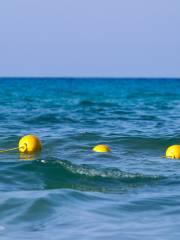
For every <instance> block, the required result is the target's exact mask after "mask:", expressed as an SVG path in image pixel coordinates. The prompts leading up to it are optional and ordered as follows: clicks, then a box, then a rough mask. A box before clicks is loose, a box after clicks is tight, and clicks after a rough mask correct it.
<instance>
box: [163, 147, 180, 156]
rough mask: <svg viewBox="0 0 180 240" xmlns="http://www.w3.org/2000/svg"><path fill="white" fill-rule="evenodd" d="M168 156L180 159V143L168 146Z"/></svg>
mask: <svg viewBox="0 0 180 240" xmlns="http://www.w3.org/2000/svg"><path fill="white" fill-rule="evenodd" d="M166 157H167V158H173V159H180V145H173V146H170V147H168V148H167V150H166Z"/></svg>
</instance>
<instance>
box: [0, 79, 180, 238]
mask: <svg viewBox="0 0 180 240" xmlns="http://www.w3.org/2000/svg"><path fill="white" fill-rule="evenodd" d="M0 109H1V110H0V119H1V121H0V136H1V137H0V148H1V149H4V148H11V147H16V146H17V144H18V141H19V139H20V138H21V137H22V136H23V135H26V134H29V133H32V134H36V135H37V136H39V138H40V139H41V141H42V143H43V151H42V153H41V154H38V155H35V156H26V155H25V156H24V155H19V153H18V152H16V151H15V152H11V153H6V154H0V172H1V174H0V192H1V197H0V237H1V239H3V240H10V239H12V238H13V239H19V240H21V239H23V240H24V239H43V240H51V239H52V240H59V239H63V240H64V239H67V240H69V239H70V240H71V239H78V240H81V239H83V240H84V239H87V240H92V239H103V240H104V239H108V240H109V239H112V240H113V239H128V240H130V239H137V240H140V239H149V240H152V239H173V240H174V239H179V238H180V232H179V226H180V161H178V160H168V159H164V158H161V156H163V155H164V152H165V149H166V148H167V146H169V145H171V144H178V143H179V144H180V130H179V125H180V120H179V119H180V80H178V79H17V78H16V79H1V80H0ZM100 143H104V144H107V145H109V146H110V148H111V149H112V152H110V153H108V154H99V153H93V152H92V151H91V149H92V147H93V146H95V145H96V144H100Z"/></svg>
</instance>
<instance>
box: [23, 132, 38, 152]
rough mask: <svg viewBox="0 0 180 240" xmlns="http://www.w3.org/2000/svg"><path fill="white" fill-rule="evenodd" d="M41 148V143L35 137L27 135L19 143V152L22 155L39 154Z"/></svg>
mask: <svg viewBox="0 0 180 240" xmlns="http://www.w3.org/2000/svg"><path fill="white" fill-rule="evenodd" d="M41 148H42V146H41V142H40V140H39V138H38V137H36V136H35V135H26V136H24V137H22V138H21V139H20V141H19V151H20V152H22V153H34V152H38V151H40V150H41Z"/></svg>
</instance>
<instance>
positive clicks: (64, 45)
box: [0, 0, 180, 77]
mask: <svg viewBox="0 0 180 240" xmlns="http://www.w3.org/2000/svg"><path fill="white" fill-rule="evenodd" d="M0 76H114V77H116V76H127V77H128V76H130V77H131V76H142V77H143V76H147V77H148V76H149V77H150V76H154V77H155V76H157V77H158V76H162V77H171V76H172V77H176V76H178V77H180V0H0Z"/></svg>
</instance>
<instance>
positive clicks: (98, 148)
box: [92, 145, 111, 153]
mask: <svg viewBox="0 0 180 240" xmlns="http://www.w3.org/2000/svg"><path fill="white" fill-rule="evenodd" d="M92 150H93V151H94V152H101V153H103V152H110V151H111V149H110V148H109V147H108V146H107V145H97V146H95V147H94V148H93V149H92Z"/></svg>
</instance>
